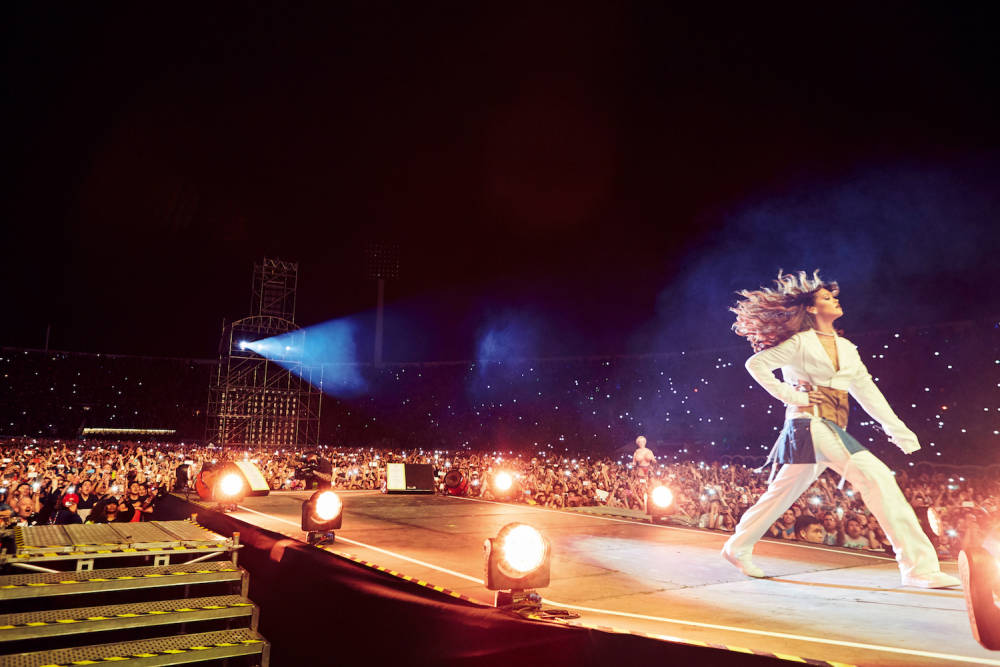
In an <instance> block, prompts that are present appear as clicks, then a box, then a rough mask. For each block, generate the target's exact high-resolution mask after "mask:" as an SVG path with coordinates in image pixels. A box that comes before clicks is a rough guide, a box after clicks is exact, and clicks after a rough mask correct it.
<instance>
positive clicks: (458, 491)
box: [444, 468, 469, 496]
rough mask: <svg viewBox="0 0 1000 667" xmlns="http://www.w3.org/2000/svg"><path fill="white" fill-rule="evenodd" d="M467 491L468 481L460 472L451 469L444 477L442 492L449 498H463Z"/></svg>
mask: <svg viewBox="0 0 1000 667" xmlns="http://www.w3.org/2000/svg"><path fill="white" fill-rule="evenodd" d="M468 489H469V480H468V478H467V477H466V476H465V475H463V474H462V471H461V470H458V469H456V468H452V469H451V470H449V471H448V473H447V474H445V476H444V492H445V493H447V494H448V495H449V496H464V495H465V494H466V492H467V491H468Z"/></svg>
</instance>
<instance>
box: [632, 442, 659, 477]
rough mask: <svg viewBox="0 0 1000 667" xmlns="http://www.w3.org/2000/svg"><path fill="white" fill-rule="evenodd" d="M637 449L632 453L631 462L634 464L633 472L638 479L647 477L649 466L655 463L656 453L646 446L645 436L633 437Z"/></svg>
mask: <svg viewBox="0 0 1000 667" xmlns="http://www.w3.org/2000/svg"><path fill="white" fill-rule="evenodd" d="M635 446H636V447H637V449H636V450H635V452H633V454H632V463H633V464H634V465H635V474H636V475H637V476H638V477H639V479H648V478H649V471H650V468H651V467H652V465H653V464H654V463H656V455H655V454H653V452H652V450H650V449H649V448H647V447H646V436H644V435H640V436H639V437H638V438H636V439H635Z"/></svg>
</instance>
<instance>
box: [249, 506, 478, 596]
mask: <svg viewBox="0 0 1000 667" xmlns="http://www.w3.org/2000/svg"><path fill="white" fill-rule="evenodd" d="M239 508H240V509H241V510H246V511H247V512H253V513H254V514H259V515H261V516H266V517H267V518H269V519H274V520H275V521H280V522H282V523H287V524H288V525H290V526H295V527H296V528H298V529H299V530H302V524H301V523H295V522H294V521H289V520H288V519H282V518H281V517H279V516H274V515H271V514H264V513H263V512H258V511H257V510H252V509H250V508H249V507H244V506H243V505H239ZM337 541H342V542H347V543H348V544H353V545H354V546H357V547H364V548H365V549H371V550H372V551H377V552H379V553H383V554H386V555H388V556H392V557H393V558H399V559H401V560H405V561H407V562H410V563H415V564H416V565H422V566H423V567H429V568H430V569H432V570H437V571H438V572H444V573H445V574H450V575H451V576H453V577H458V578H459V579H466V580H468V581H472V582H475V583H477V584H482V583H483V578H482V577H470V576H469V575H467V574H463V573H461V572H455V571H454V570H449V569H448V568H445V567H441V566H440V565H433V564H431V563H426V562H424V561H422V560H417V559H416V558H410V557H409V556H404V555H403V554H398V553H396V552H394V551H389V550H387V549H381V548H379V547H374V546H372V545H370V544H365V543H364V542H358V541H356V540H352V539H350V538H348V537H344V536H343V535H337Z"/></svg>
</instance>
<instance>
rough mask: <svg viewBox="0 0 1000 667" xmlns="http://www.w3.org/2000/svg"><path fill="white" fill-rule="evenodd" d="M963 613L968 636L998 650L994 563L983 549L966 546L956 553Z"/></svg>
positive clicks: (998, 585)
mask: <svg viewBox="0 0 1000 667" xmlns="http://www.w3.org/2000/svg"><path fill="white" fill-rule="evenodd" d="M958 572H959V575H960V576H961V577H962V591H963V592H964V593H965V606H966V611H968V613H969V625H970V626H971V628H972V636H973V637H974V638H975V640H976V641H977V642H979V643H980V644H982V645H983V646H984V647H985V648H987V649H989V650H991V651H996V650H1000V607H998V606H997V602H996V600H997V597H998V595H1000V575H998V571H997V560H996V558H995V557H994V556H993V554H992V553H990V552H989V551H987V550H986V549H985V548H983V547H970V548H969V549H963V550H962V551H961V552H960V553H959V554H958Z"/></svg>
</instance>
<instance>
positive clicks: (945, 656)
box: [542, 598, 1000, 665]
mask: <svg viewBox="0 0 1000 667" xmlns="http://www.w3.org/2000/svg"><path fill="white" fill-rule="evenodd" d="M542 601H543V602H546V603H548V604H551V605H553V606H556V607H562V608H564V609H575V610H577V611H586V612H591V613H595V614H609V615H612V616H624V617H626V618H637V619H641V620H646V621H658V622H660V623H673V624H677V625H690V626H692V627H696V628H708V629H711V630H726V631H729V632H743V633H746V634H751V635H763V636H765V637H777V638H779V639H792V640H796V641H803V642H813V643H816V644H832V645H834V646H845V647H848V648H860V649H865V650H869V651H882V652H885V653H901V654H903V655H916V656H920V657H922V658H936V659H941V660H952V661H955V662H974V663H976V664H982V665H1000V660H990V659H988V658H974V657H972V656H964V655H952V654H950V653H933V652H930V651H918V650H916V649H908V648H896V647H894V646H880V645H878V644H862V643H860V642H849V641H842V640H839V639H820V638H818V637H807V636H804V635H793V634H789V633H787V632H771V631H769V630H753V629H750V628H736V627H732V626H728V625H715V624H713V623H700V622H698V621H683V620H680V619H676V618H662V617H659V616H646V615H644V614H632V613H629V612H626V611H609V610H607V609H595V608H593V607H580V606H577V605H572V604H563V603H562V602H556V601H555V600H549V599H548V598H543V599H542ZM713 643H714V642H713Z"/></svg>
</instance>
